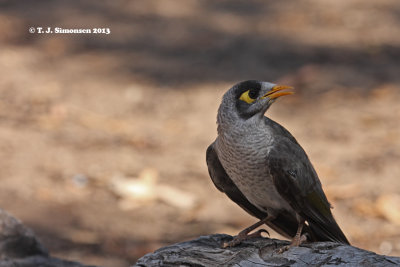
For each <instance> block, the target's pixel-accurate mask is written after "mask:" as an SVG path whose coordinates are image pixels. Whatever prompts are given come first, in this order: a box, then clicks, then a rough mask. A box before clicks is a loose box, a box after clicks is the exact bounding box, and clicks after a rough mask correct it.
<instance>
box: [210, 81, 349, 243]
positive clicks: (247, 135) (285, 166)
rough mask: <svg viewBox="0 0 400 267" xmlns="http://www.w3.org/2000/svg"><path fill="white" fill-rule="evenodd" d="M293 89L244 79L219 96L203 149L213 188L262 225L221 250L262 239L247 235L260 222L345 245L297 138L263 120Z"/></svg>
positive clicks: (298, 237) (298, 236)
mask: <svg viewBox="0 0 400 267" xmlns="http://www.w3.org/2000/svg"><path fill="white" fill-rule="evenodd" d="M292 89H293V88H292V87H290V86H281V85H276V84H273V83H269V82H261V81H253V80H250V81H244V82H240V83H238V84H236V85H234V86H233V87H232V88H231V89H229V90H228V91H227V92H226V93H225V95H224V96H223V99H222V103H221V105H220V107H219V109H218V116H217V124H218V137H217V138H216V140H215V141H214V142H213V143H212V144H211V145H210V146H209V147H208V149H207V155H206V160H207V166H208V171H209V174H210V177H211V179H212V181H213V183H214V184H215V186H216V187H217V188H218V189H219V190H220V191H221V192H223V193H225V194H226V195H227V196H228V197H229V198H230V199H231V200H233V201H234V202H235V203H236V204H238V205H239V206H240V207H241V208H243V209H244V210H245V211H246V212H247V213H249V214H250V215H252V216H254V217H257V218H258V219H259V220H260V221H259V222H257V223H255V224H254V225H252V226H250V227H248V228H246V229H244V230H243V231H241V232H240V233H239V234H238V236H236V237H235V238H234V239H233V240H232V241H230V242H228V243H225V244H224V247H227V246H235V245H237V244H239V243H240V242H242V241H243V240H245V239H248V238H250V237H254V236H261V233H262V232H263V231H264V232H265V230H259V231H257V232H255V233H252V234H250V232H251V231H253V230H254V229H256V228H257V227H259V226H261V225H263V224H264V223H265V224H267V225H268V226H270V227H271V228H272V229H274V230H275V231H277V232H278V233H280V234H281V235H283V236H285V237H288V238H293V239H292V243H291V245H290V246H298V245H300V244H301V243H302V242H303V241H305V240H307V239H308V240H309V241H334V242H339V243H345V244H349V241H348V240H347V238H346V236H345V235H344V234H343V232H342V230H341V229H340V227H339V226H338V224H337V223H336V221H335V219H334V218H333V216H332V213H331V210H330V209H331V205H330V204H329V202H328V200H327V198H326V196H325V194H324V191H323V190H322V186H321V182H320V180H319V178H318V175H317V173H316V172H315V170H314V168H313V166H312V164H311V162H310V160H309V159H308V157H307V155H306V153H305V152H304V150H303V148H302V147H301V146H300V145H299V144H298V143H297V141H296V139H295V138H294V137H293V136H292V135H291V134H290V133H289V132H288V131H287V130H286V129H285V128H284V127H282V126H281V125H279V124H278V123H276V122H275V121H273V120H271V119H270V118H268V117H265V116H264V113H265V112H266V111H267V110H268V108H269V107H270V106H271V104H272V103H273V102H275V100H276V99H277V98H278V97H280V96H285V95H290V94H292V93H293V91H292Z"/></svg>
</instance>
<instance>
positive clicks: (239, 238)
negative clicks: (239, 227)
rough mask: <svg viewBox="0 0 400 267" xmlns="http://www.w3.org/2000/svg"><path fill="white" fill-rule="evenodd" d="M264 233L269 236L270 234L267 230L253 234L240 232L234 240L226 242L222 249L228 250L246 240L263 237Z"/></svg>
mask: <svg viewBox="0 0 400 267" xmlns="http://www.w3.org/2000/svg"><path fill="white" fill-rule="evenodd" d="M262 233H267V234H268V236H269V232H268V231H267V230H265V229H260V230H258V231H256V232H254V233H252V234H247V233H245V232H240V233H239V234H238V235H237V236H236V237H235V238H234V239H233V240H231V241H229V242H224V243H223V244H222V248H228V247H234V246H236V245H239V244H240V243H242V242H243V241H245V240H248V239H250V238H257V237H262V238H264V237H263V236H262Z"/></svg>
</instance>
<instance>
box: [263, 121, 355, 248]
mask: <svg viewBox="0 0 400 267" xmlns="http://www.w3.org/2000/svg"><path fill="white" fill-rule="evenodd" d="M282 128H283V127H282ZM287 133H288V132H287ZM288 134H289V136H288V135H287V134H285V135H280V137H279V138H278V139H276V140H275V141H276V142H275V144H274V146H273V147H272V148H271V150H270V152H269V154H268V157H267V161H268V166H269V168H270V172H271V176H272V177H273V181H274V184H275V186H276V188H277V190H278V192H279V193H280V194H281V195H282V196H283V198H284V199H285V200H286V201H288V202H289V204H290V205H291V207H292V208H293V209H294V210H295V211H296V212H297V213H298V214H300V215H301V216H302V217H303V218H304V219H305V220H306V221H307V222H308V224H309V226H310V229H311V232H312V235H313V239H315V240H316V241H335V242H340V243H346V244H349V241H348V240H347V238H346V236H345V235H344V234H343V232H342V230H341V229H340V227H339V226H338V224H337V223H336V221H335V219H334V218H333V216H332V213H331V210H330V209H331V206H330V204H329V202H328V200H327V198H326V196H325V194H324V191H323V190H322V186H321V182H320V181H319V178H318V176H317V173H316V172H315V170H314V168H313V166H312V164H311V162H310V160H309V159H308V157H307V155H306V153H305V152H304V150H303V149H302V148H301V146H300V145H299V144H298V143H297V141H296V140H295V139H294V138H293V137H292V136H291V135H290V133H288Z"/></svg>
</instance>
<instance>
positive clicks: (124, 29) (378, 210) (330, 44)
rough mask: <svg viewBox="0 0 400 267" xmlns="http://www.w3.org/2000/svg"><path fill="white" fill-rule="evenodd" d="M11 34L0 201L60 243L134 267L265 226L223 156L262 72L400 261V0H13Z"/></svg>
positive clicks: (364, 237) (361, 219) (352, 212)
mask: <svg viewBox="0 0 400 267" xmlns="http://www.w3.org/2000/svg"><path fill="white" fill-rule="evenodd" d="M32 26H33V27H39V26H42V27H45V28H46V27H63V28H94V27H96V28H97V27H101V28H103V27H108V28H110V29H111V32H112V33H111V34H110V35H95V34H82V35H77V34H76V35H72V34H71V35H69V34H64V35H59V34H30V33H29V32H28V29H29V27H32ZM0 42H1V48H2V49H1V50H0V69H1V72H2V75H1V79H0V99H1V104H0V140H1V141H0V147H1V149H0V166H1V170H2V171H1V174H0V179H1V187H0V206H1V208H3V209H5V210H7V211H9V212H11V213H12V214H14V215H15V216H16V217H18V218H20V219H21V220H22V221H23V222H24V223H25V224H27V225H28V226H30V227H31V228H32V229H33V230H34V231H35V232H36V233H37V235H38V236H39V237H40V239H41V240H42V241H43V242H44V244H45V246H47V247H48V248H49V249H50V252H51V253H52V254H53V255H55V256H60V257H64V258H68V259H72V260H78V261H81V262H83V263H86V264H98V265H102V266H113V267H118V266H127V265H128V264H132V263H134V262H135V260H136V259H137V258H138V257H140V256H142V255H144V254H145V253H147V252H150V251H152V250H154V249H156V248H158V247H160V246H163V245H166V244H170V243H173V242H178V241H182V240H186V239H189V238H193V237H197V236H199V235H204V234H211V233H217V232H219V233H228V234H235V233H237V232H238V231H239V230H240V229H241V228H243V227H245V226H246V225H249V224H251V223H253V222H254V221H255V219H254V218H251V217H250V216H249V215H247V214H246V213H245V212H244V211H242V210H241V209H240V208H238V207H237V206H235V205H234V204H233V203H231V202H230V201H229V200H228V198H226V197H225V196H224V195H222V194H221V193H219V192H218V190H217V189H216V188H214V186H213V185H212V183H211V181H210V179H209V177H208V173H207V168H206V164H205V150H206V148H207V146H208V145H209V144H210V143H211V142H212V141H213V140H214V138H215V137H216V125H215V117H216V111H217V108H218V105H219V103H220V100H221V97H222V95H223V93H224V92H225V91H226V90H227V89H228V88H229V87H230V86H231V85H232V84H234V83H236V82H238V81H240V80H247V79H259V80H267V81H271V82H277V83H284V84H289V85H293V86H295V87H296V92H297V93H296V95H294V96H291V97H286V98H282V99H279V101H277V102H276V103H275V104H274V105H273V107H272V108H271V110H270V111H269V112H268V114H267V115H268V116H270V117H271V118H273V119H274V120H276V121H278V122H279V123H281V124H282V125H284V126H285V127H286V128H287V129H288V130H289V131H291V132H292V134H293V135H294V136H295V137H296V138H297V140H298V141H299V142H300V144H302V146H303V147H304V149H305V150H306V151H307V153H308V155H309V156H310V158H311V160H312V162H313V164H314V166H315V168H316V169H317V172H318V173H319V176H320V178H321V181H322V183H323V186H324V189H325V191H326V193H327V195H328V198H329V199H330V201H331V202H332V204H333V206H334V210H333V212H334V214H335V217H336V218H337V220H338V222H339V224H340V225H341V227H342V228H343V230H344V232H345V233H346V234H347V236H348V237H349V239H350V241H351V243H352V244H353V245H355V246H358V247H362V248H365V249H369V250H373V251H375V252H377V253H381V254H388V255H397V256H400V231H399V227H400V213H399V210H400V179H399V176H400V165H399V161H400V125H399V119H400V105H399V102H400V75H399V70H400V68H399V62H400V47H399V44H400V8H399V5H398V1H395V0H385V1H379V3H377V1H370V0H368V1H358V0H351V1H315V0H301V1H294V0H293V1H285V2H282V1H269V2H265V1H238V0H235V1H211V0H210V1H172V0H171V1H167V0H163V1H161V0H160V1H156V0H143V1H108V2H107V3H103V2H99V1H94V0H92V1H74V2H73V3H72V2H70V1H61V0H56V1H45V0H37V1H35V3H33V2H32V1H26V0H23V1H0ZM271 232H272V231H271ZM272 236H273V237H278V236H277V235H275V234H272Z"/></svg>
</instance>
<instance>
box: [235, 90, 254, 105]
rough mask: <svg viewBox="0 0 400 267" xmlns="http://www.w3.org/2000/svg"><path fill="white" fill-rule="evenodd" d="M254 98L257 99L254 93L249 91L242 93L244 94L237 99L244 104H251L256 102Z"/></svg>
mask: <svg viewBox="0 0 400 267" xmlns="http://www.w3.org/2000/svg"><path fill="white" fill-rule="evenodd" d="M256 97H257V96H255V95H254V92H252V91H251V90H247V91H246V92H244V93H243V94H242V95H241V96H240V97H239V99H240V100H243V101H244V102H246V103H247V104H251V103H253V102H254V101H256Z"/></svg>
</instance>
